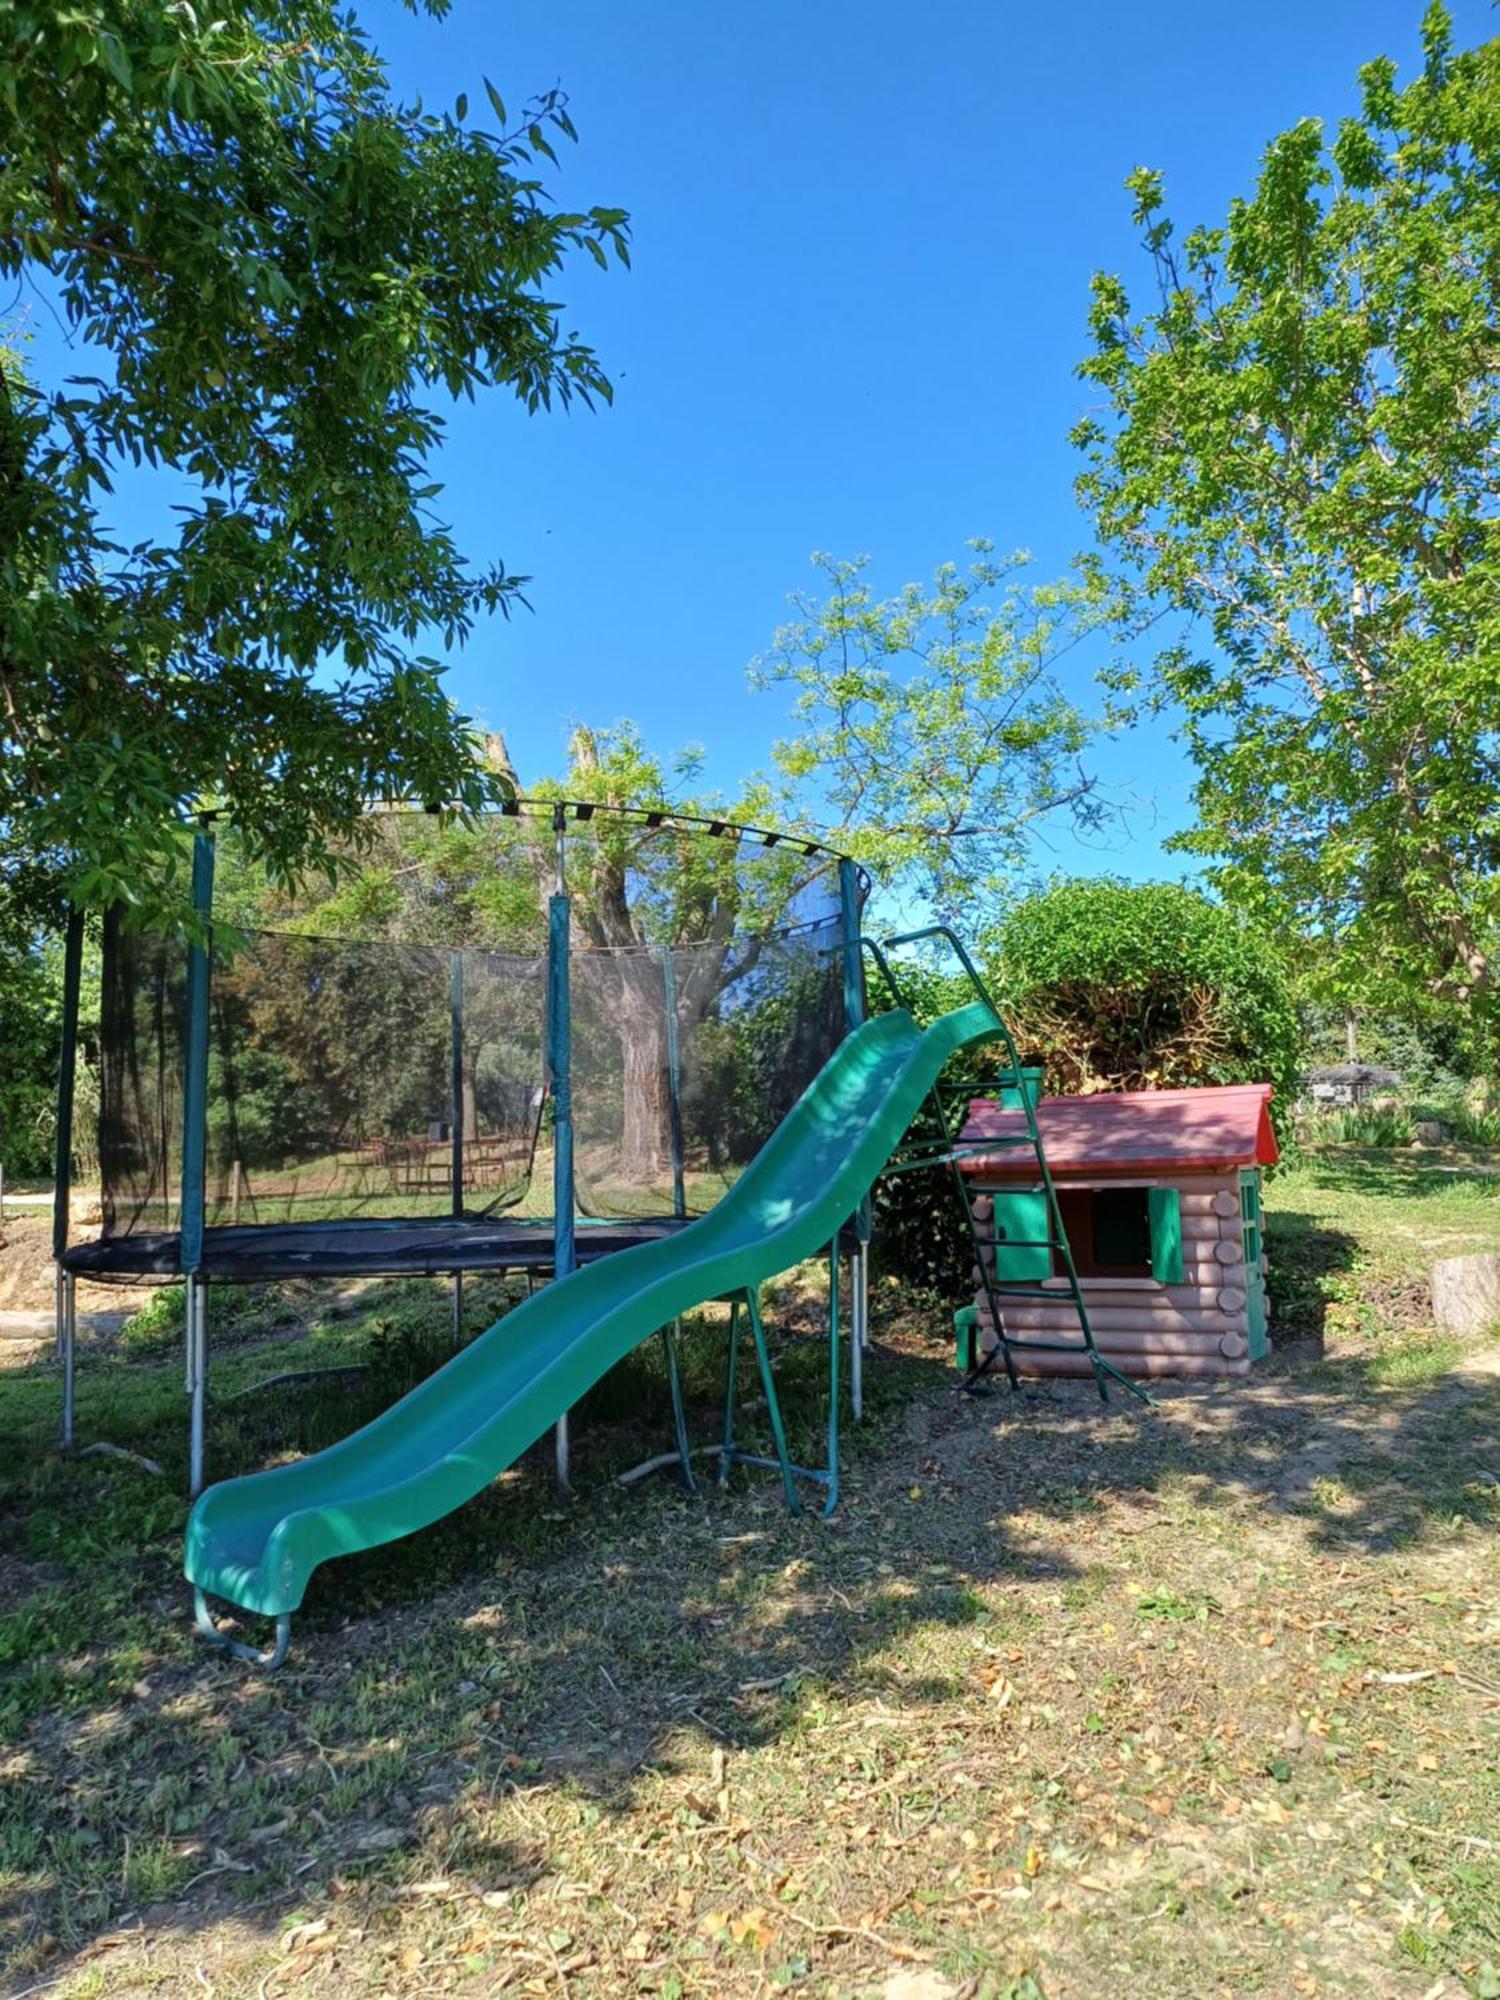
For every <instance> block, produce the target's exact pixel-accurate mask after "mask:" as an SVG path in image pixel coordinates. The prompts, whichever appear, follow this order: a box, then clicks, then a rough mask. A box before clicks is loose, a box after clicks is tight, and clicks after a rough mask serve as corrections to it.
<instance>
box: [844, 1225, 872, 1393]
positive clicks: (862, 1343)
mask: <svg viewBox="0 0 1500 2000" xmlns="http://www.w3.org/2000/svg"><path fill="white" fill-rule="evenodd" d="M850 1261H851V1264H852V1269H851V1271H850V1274H849V1275H850V1281H851V1282H850V1290H851V1292H852V1294H853V1300H852V1303H853V1321H854V1324H853V1326H852V1328H851V1330H850V1334H849V1403H850V1407H851V1408H852V1409H853V1411H854V1414H855V1416H856V1418H858V1417H862V1416H863V1415H864V1413H865V1348H866V1346H867V1345H868V1343H869V1338H870V1331H869V1311H870V1293H869V1286H868V1283H867V1280H868V1276H869V1263H870V1252H869V1248H868V1246H867V1245H866V1244H863V1243H861V1244H860V1245H859V1247H858V1249H857V1250H856V1251H855V1253H854V1256H853V1258H852V1259H851V1260H850Z"/></svg>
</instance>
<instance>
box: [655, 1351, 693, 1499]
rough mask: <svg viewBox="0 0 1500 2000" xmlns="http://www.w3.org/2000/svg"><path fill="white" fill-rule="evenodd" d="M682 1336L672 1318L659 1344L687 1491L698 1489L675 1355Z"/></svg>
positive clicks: (673, 1428) (680, 1373)
mask: <svg viewBox="0 0 1500 2000" xmlns="http://www.w3.org/2000/svg"><path fill="white" fill-rule="evenodd" d="M681 1337H682V1321H681V1320H680V1319H674V1320H673V1322H672V1324H671V1325H670V1326H664V1327H663V1328H662V1330H661V1344H662V1347H663V1349H664V1350H665V1352H666V1357H667V1386H668V1387H669V1388H670V1390H671V1392H672V1431H673V1435H674V1436H675V1438H676V1440H677V1460H678V1463H679V1465H680V1466H681V1468H682V1483H683V1485H684V1486H685V1487H686V1488H687V1490H688V1492H689V1493H696V1492H697V1491H698V1482H697V1480H696V1479H694V1477H693V1453H692V1447H691V1445H690V1444H689V1443H688V1427H687V1412H686V1410H685V1409H684V1408H683V1402H682V1369H681V1366H680V1365H679V1361H678V1355H677V1344H678V1341H679V1340H680V1339H681Z"/></svg>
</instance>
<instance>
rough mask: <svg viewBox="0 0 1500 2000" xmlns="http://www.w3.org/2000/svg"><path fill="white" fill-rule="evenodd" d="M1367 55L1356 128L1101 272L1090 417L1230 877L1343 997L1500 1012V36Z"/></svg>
mask: <svg viewBox="0 0 1500 2000" xmlns="http://www.w3.org/2000/svg"><path fill="white" fill-rule="evenodd" d="M1423 44H1424V48H1425V51H1426V61H1425V66H1424V68H1423V71H1422V74H1421V75H1420V76H1419V77H1417V78H1416V79H1415V80H1414V81H1413V82H1411V83H1410V84H1408V85H1407V86H1406V87H1405V88H1403V89H1398V88H1397V83H1396V74H1395V70H1394V67H1393V65H1392V64H1391V63H1390V62H1388V61H1385V60H1380V61H1376V62H1372V63H1371V64H1369V65H1368V66H1367V67H1366V68H1365V69H1364V71H1363V72H1362V73H1361V82H1362V87H1363V103H1362V109H1361V112H1360V114H1359V116H1358V117H1354V118H1350V119H1348V120H1346V121H1345V122H1344V123H1343V124H1342V125H1341V126H1340V127H1339V130H1338V132H1337V134H1336V135H1335V137H1334V138H1333V140H1332V142H1331V143H1329V142H1328V141H1327V140H1326V139H1325V136H1324V133H1323V130H1322V127H1321V126H1320V125H1319V124H1318V123H1317V122H1315V121H1313V120H1306V121H1304V122H1303V123H1301V124H1299V125H1297V126H1295V127H1294V128H1293V129H1292V130H1291V131H1289V132H1285V133H1283V134H1282V135H1281V137H1279V138H1278V139H1276V140H1275V141H1273V143H1272V144H1271V146H1270V148H1269V149H1268V151H1267V153H1266V156H1265V161H1264V165H1263V167H1262V170H1261V174H1260V177H1259V180H1258V181H1257V183H1256V186H1255V189H1254V191H1253V193H1252V194H1251V195H1250V196H1249V197H1248V198H1246V199H1243V200H1239V201H1236V202H1235V203H1234V204H1233V206H1232V208H1231V210H1230V213H1229V216H1228V219H1227V221H1226V223H1225V224H1224V225H1223V226H1222V227H1219V228H1213V229H1197V230H1195V231H1194V232H1193V233H1192V234H1191V235H1189V236H1188V237H1187V238H1186V239H1185V240H1184V241H1183V243H1182V244H1181V247H1180V249H1179V247H1178V246H1177V244H1176V241H1175V239H1174V234H1173V230H1172V226H1171V224H1170V222H1169V221H1168V220H1167V218H1166V215H1165V213H1164V208H1163V193H1162V185H1161V180H1160V177H1159V176H1158V175H1157V174H1155V173H1152V172H1149V171H1147V170H1145V169H1141V170H1140V171H1138V172H1137V173H1135V174H1133V175H1132V176H1131V177H1130V180H1129V182H1128V186H1129V187H1130V188H1131V190H1132V192H1133V194H1134V196H1135V213H1136V219H1137V222H1138V224H1139V226H1140V227H1141V229H1142V230H1143V231H1144V243H1145V248H1146V251H1147V254H1148V255H1149V257H1150V259H1151V264H1152V268H1153V272H1154V277H1155V298H1154V301H1153V303H1152V305H1151V307H1150V309H1149V310H1148V311H1147V312H1146V313H1145V314H1144V315H1141V316H1138V315H1137V314H1136V313H1135V311H1134V310H1133V308H1132V305H1131V301H1130V299H1129V296H1128V294H1127V292H1126V288H1125V285H1124V284H1123V282H1122V281H1121V280H1120V279H1119V278H1117V277H1112V276H1108V275H1100V276H1098V277H1096V278H1095V280H1094V288H1093V312H1092V333H1093V351H1092V353H1091V354H1090V356H1089V358H1088V359H1087V360H1086V361H1085V363H1084V364H1083V367H1082V369H1081V371H1080V372H1081V374H1082V375H1083V377H1084V379H1085V380H1086V381H1087V382H1089V383H1091V384H1092V385H1094V386H1095V387H1096V388H1097V389H1098V390H1100V391H1101V392H1102V397H1103V407H1102V408H1101V409H1098V410H1096V411H1094V412H1093V413H1091V414H1089V415H1088V416H1087V417H1086V418H1085V419H1084V421H1083V422H1081V423H1080V424H1079V426H1078V427H1077V429H1076V431H1075V433H1074V437H1075V441H1076V442H1077V443H1078V445H1079V446H1080V447H1081V448H1082V450H1083V452H1084V454H1085V456H1086V460H1087V465H1086V469H1085V471H1084V472H1083V474H1082V475H1081V477H1080V479H1079V481H1078V493H1079V497H1080V499H1081V501H1082V503H1083V505H1084V506H1085V507H1086V508H1087V510H1088V511H1089V513H1090V514H1091V515H1092V516H1093V520H1094V525H1095V528H1096V530H1097V532H1098V536H1099V539H1100V542H1101V543H1102V546H1103V551H1104V561H1105V562H1109V561H1111V560H1112V563H1113V568H1114V574H1113V578H1112V582H1113V587H1114V608H1115V612H1116V614H1117V616H1118V617H1119V619H1120V620H1121V624H1122V628H1123V630H1124V632H1125V634H1126V637H1127V639H1128V640H1129V641H1130V643H1131V644H1134V642H1135V641H1136V640H1138V639H1139V637H1140V636H1141V634H1142V633H1143V632H1144V631H1145V630H1146V629H1147V628H1148V627H1149V626H1150V625H1151V624H1152V622H1153V620H1155V619H1157V618H1159V617H1161V616H1163V615H1170V614H1174V613H1181V614H1186V622H1185V624H1184V625H1183V626H1182V628H1181V629H1180V630H1177V631H1175V632H1173V633H1172V634H1171V636H1169V637H1168V638H1167V639H1166V641H1165V643H1164V644H1163V645H1162V646H1161V649H1160V650H1159V651H1158V652H1157V653H1156V655H1155V658H1154V660H1152V661H1151V662H1150V664H1149V665H1148V666H1146V667H1144V668H1138V667H1137V666H1136V665H1135V664H1134V662H1133V661H1132V660H1131V659H1130V658H1129V656H1128V652H1127V656H1126V658H1125V659H1124V660H1123V662H1122V664H1121V666H1120V668H1119V669H1118V671H1117V673H1116V677H1115V678H1116V685H1117V687H1118V688H1119V689H1120V690H1121V691H1122V693H1123V696H1124V702H1123V706H1124V709H1125V711H1126V712H1127V713H1128V714H1131V715H1133V716H1135V717H1137V718H1139V717H1140V716H1142V715H1148V716H1149V715H1152V714H1155V713H1159V712H1161V711H1163V710H1168V711H1171V712H1174V713H1175V714H1176V715H1177V716H1178V718H1179V721H1180V727H1181V731H1182V735H1183V739H1184V740H1185V742H1186V744H1187V746H1188V749H1189V751H1190V753H1191V755H1192V756H1193V758H1194V760H1195V762H1196V764H1197V769H1198V777H1197V785H1196V793H1195V796H1196V800H1197V808H1198V815H1199V823H1198V825H1197V827H1196V828H1195V829H1194V830H1193V831H1192V832H1191V833H1189V834H1188V835H1186V836H1184V837H1183V838H1182V839H1181V840H1180V841H1179V842H1178V844H1179V845H1180V846H1182V847H1184V848H1186V849H1187V850H1189V851H1190V852H1194V853H1198V854H1203V855H1206V856H1209V857H1212V858H1213V859H1214V861H1215V862H1216V867H1215V870H1214V880H1215V881H1216V883H1217V885H1218V886H1219V888H1220V889H1221V890H1222V891H1223V893H1224V894H1226V895H1227V896H1229V897H1231V898H1233V899H1234V900H1235V901H1236V902H1239V903H1241V904H1243V905H1245V906H1246V907H1247V908H1249V909H1250V910H1252V911H1254V912H1255V913H1256V914H1257V916H1258V917H1259V919H1260V920H1261V922H1262V924H1263V926H1264V927H1265V928H1266V929H1267V930H1269V931H1272V932H1273V933H1277V934H1295V933H1297V932H1301V933H1302V934H1303V935H1305V936H1307V937H1308V938H1309V940H1310V941H1313V942H1314V943H1316V945H1317V947H1318V949H1317V951H1316V952H1315V953H1312V954H1310V956H1312V957H1313V958H1314V959H1315V962H1316V965H1317V967H1318V968H1321V970H1322V972H1323V974H1324V977H1323V981H1322V985H1323V990H1324V992H1325V994H1326V995H1327V996H1330V997H1333V998H1336V999H1340V1000H1344V1001H1347V1002H1350V1003H1359V1002H1372V1003H1375V1004H1379V1005H1381V1006H1383V1007H1384V1008H1385V1009H1386V1010H1388V1011H1389V1010H1391V1009H1392V1006H1393V1003H1394V1004H1396V1005H1399V1004H1400V1002H1401V999H1402V996H1406V997H1407V999H1409V1000H1411V1001H1413V1002H1417V1001H1430V1000H1431V999H1432V998H1433V997H1437V998H1439V999H1441V1000H1442V1001H1444V1002H1445V1003H1447V1004H1448V1005H1450V1006H1454V1005H1456V1006H1460V1007H1468V1008H1471V1009H1473V1010H1474V1011H1475V1013H1476V1016H1477V1017H1478V1018H1479V1019H1481V1020H1482V1021H1483V1022H1485V1023H1486V1024H1487V1033H1488V1035H1489V1037H1490V1040H1491V1043H1492V1046H1493V1045H1494V1044H1495V1042H1496V1040H1497V1037H1500V867H1497V863H1500V749H1497V745H1500V516H1497V509H1496V497H1495V486H1496V472H1497V466H1500V336H1497V331H1496V329H1497V327H1500V41H1491V42H1488V43H1486V44H1485V45H1484V46H1482V47H1480V48H1477V49H1473V50H1469V51H1466V52H1462V53H1457V54H1456V53H1454V51H1453V49H1452V47H1451V40H1450V25H1449V20H1448V16H1447V14H1446V13H1445V12H1444V10H1443V8H1442V6H1441V5H1436V4H1435V5H1433V6H1432V7H1430V8H1429V11H1428V13H1427V16H1426V19H1425V21H1424V24H1423Z"/></svg>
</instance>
